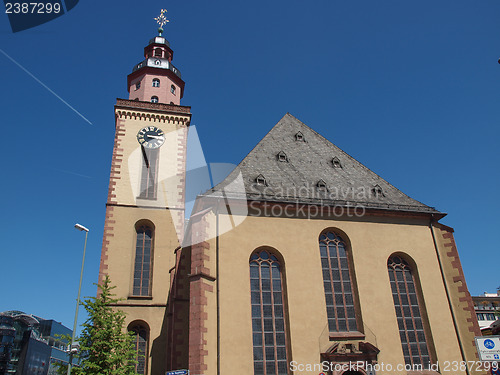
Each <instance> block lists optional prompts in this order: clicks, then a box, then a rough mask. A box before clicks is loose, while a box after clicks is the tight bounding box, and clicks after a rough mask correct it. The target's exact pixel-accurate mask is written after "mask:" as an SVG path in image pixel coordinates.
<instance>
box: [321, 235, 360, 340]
mask: <svg viewBox="0 0 500 375" xmlns="http://www.w3.org/2000/svg"><path fill="white" fill-rule="evenodd" d="M346 247H347V246H346V243H345V241H344V240H343V239H342V238H341V237H340V236H339V235H337V234H336V233H334V232H333V231H327V232H325V233H323V234H321V236H320V237H319V251H320V255H321V268H322V271H323V286H324V288H325V300H326V313H327V317H328V328H329V330H330V332H355V331H358V324H357V321H356V310H355V303H354V295H353V291H352V276H351V271H350V266H349V259H348V257H347V251H346Z"/></svg>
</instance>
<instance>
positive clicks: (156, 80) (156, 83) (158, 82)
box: [153, 78, 160, 87]
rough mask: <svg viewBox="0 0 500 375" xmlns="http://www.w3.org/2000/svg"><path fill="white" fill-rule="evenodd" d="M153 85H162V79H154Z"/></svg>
mask: <svg viewBox="0 0 500 375" xmlns="http://www.w3.org/2000/svg"><path fill="white" fill-rule="evenodd" d="M153 87H160V80H159V79H158V78H154V79H153Z"/></svg>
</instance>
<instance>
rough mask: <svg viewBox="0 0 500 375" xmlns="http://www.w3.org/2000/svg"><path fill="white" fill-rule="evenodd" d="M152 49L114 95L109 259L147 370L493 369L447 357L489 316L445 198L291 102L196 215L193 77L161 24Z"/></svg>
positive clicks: (472, 355)
mask: <svg viewBox="0 0 500 375" xmlns="http://www.w3.org/2000/svg"><path fill="white" fill-rule="evenodd" d="M144 56H145V60H144V61H142V62H140V63H138V64H137V65H135V66H134V68H133V71H132V73H131V74H130V75H129V76H128V88H129V93H130V94H129V99H128V100H127V99H118V100H117V104H116V106H115V118H116V123H115V127H116V136H115V142H114V150H113V157H112V165H111V176H110V184H109V192H108V200H107V205H106V206H107V209H106V220H105V229H104V239H103V248H102V256H101V266H100V280H102V278H103V277H104V276H105V275H109V276H110V278H111V281H112V283H113V284H114V285H116V289H115V292H116V294H117V297H119V298H123V301H122V302H120V303H119V304H117V305H116V308H119V309H121V310H123V311H124V312H125V313H126V315H127V329H128V330H129V331H132V332H134V334H135V338H136V339H135V343H136V350H137V352H138V354H139V364H138V366H137V372H138V373H140V374H154V375H156V374H158V375H160V374H162V375H163V374H165V372H166V371H169V370H177V369H189V370H190V373H191V374H229V373H233V372H235V371H237V372H238V373H243V374H266V375H268V374H292V373H293V374H319V373H325V374H327V373H328V374H339V375H340V374H373V373H377V374H390V373H394V371H397V373H412V374H431V373H438V371H439V372H440V373H450V374H451V373H453V374H476V373H483V372H481V371H478V370H477V368H474V369H458V370H457V369H455V368H449V366H448V368H447V367H446V364H447V363H453V361H455V362H458V363H462V362H463V361H476V360H477V355H476V350H475V346H474V336H477V335H480V331H479V326H478V324H477V320H476V317H475V313H474V306H473V303H472V299H471V297H470V294H469V292H468V290H467V286H466V283H465V278H464V275H463V271H462V267H461V264H460V260H459V256H458V252H457V248H456V245H455V242H454V238H453V229H452V228H450V227H447V226H445V225H443V224H441V223H440V222H439V220H440V219H441V218H443V217H444V216H445V214H444V213H441V212H439V211H438V210H436V209H434V208H432V207H429V206H427V205H425V204H422V203H420V202H418V201H416V200H414V199H412V198H410V197H408V196H407V195H405V194H404V193H402V192H401V191H400V190H398V189H397V188H395V187H394V186H392V185H391V184H390V183H388V182H387V181H385V180H384V179H382V178H381V177H380V176H378V175H376V174H375V173H374V172H372V171H371V170H369V169H368V168H366V167H365V166H363V165H362V164H361V163H359V162H358V161H356V160H355V159H354V158H352V157H351V156H350V155H348V154H346V153H345V152H343V151H342V150H341V149H339V148H338V147H337V146H335V145H334V144H332V143H331V142H329V141H328V140H326V139H325V138H323V137H322V136H321V135H319V134H318V133H316V132H315V131H314V130H313V129H311V128H310V127H308V126H307V125H305V124H304V123H302V122H301V121H299V120H298V119H297V118H295V117H293V116H292V115H290V114H286V115H285V116H284V117H283V118H282V119H281V120H280V121H279V122H278V123H277V124H276V125H275V126H274V127H273V128H272V129H271V131H270V132H269V133H268V134H267V135H266V136H265V137H264V138H263V139H262V141H261V142H260V143H259V144H258V145H257V146H256V147H255V148H254V149H253V150H252V151H251V152H250V153H249V154H248V156H247V157H246V158H245V159H244V160H243V161H242V162H241V163H240V164H239V165H238V167H237V168H235V170H234V171H233V172H231V173H230V174H229V176H228V177H227V178H226V179H225V180H224V181H223V182H222V183H220V184H219V185H217V186H215V187H214V188H212V189H211V190H209V191H207V192H206V193H204V194H201V195H200V196H199V197H198V199H197V201H196V203H195V207H194V209H193V213H192V214H191V216H190V220H189V224H188V225H185V223H184V216H185V207H184V195H185V188H186V173H185V166H186V152H187V151H186V149H187V132H188V128H189V125H190V120H191V111H190V107H186V106H181V105H180V99H181V98H182V94H183V90H184V82H183V81H182V79H181V75H180V72H179V70H178V69H177V68H175V67H174V66H173V65H172V56H173V52H172V50H171V48H170V45H169V43H168V41H166V39H165V38H164V37H162V36H161V34H160V36H158V37H155V38H153V39H152V40H151V41H150V42H149V44H148V46H146V48H145V50H144ZM352 363H357V364H358V365H357V367H355V368H353V367H352V366H351V367H349V365H350V364H352ZM346 366H347V367H346Z"/></svg>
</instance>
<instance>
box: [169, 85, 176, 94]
mask: <svg viewBox="0 0 500 375" xmlns="http://www.w3.org/2000/svg"><path fill="white" fill-rule="evenodd" d="M170 92H171V93H172V94H174V95H175V86H174V85H172V86H170Z"/></svg>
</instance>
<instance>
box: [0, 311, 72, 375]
mask: <svg viewBox="0 0 500 375" xmlns="http://www.w3.org/2000/svg"><path fill="white" fill-rule="evenodd" d="M71 333H72V331H71V330H70V329H69V328H67V327H65V326H64V325H62V324H61V323H59V322H56V321H55V320H52V319H50V320H47V319H43V318H40V317H38V316H34V315H31V314H26V313H24V312H22V311H14V310H13V311H4V312H2V313H0V343H1V346H0V348H1V350H0V374H2V375H3V374H19V375H31V374H37V375H50V374H56V373H57V368H56V366H55V365H56V363H60V364H63V365H64V364H68V362H69V358H68V354H67V352H66V349H67V345H68V340H66V339H65V338H64V337H62V335H66V337H71ZM75 363H76V362H75Z"/></svg>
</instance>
